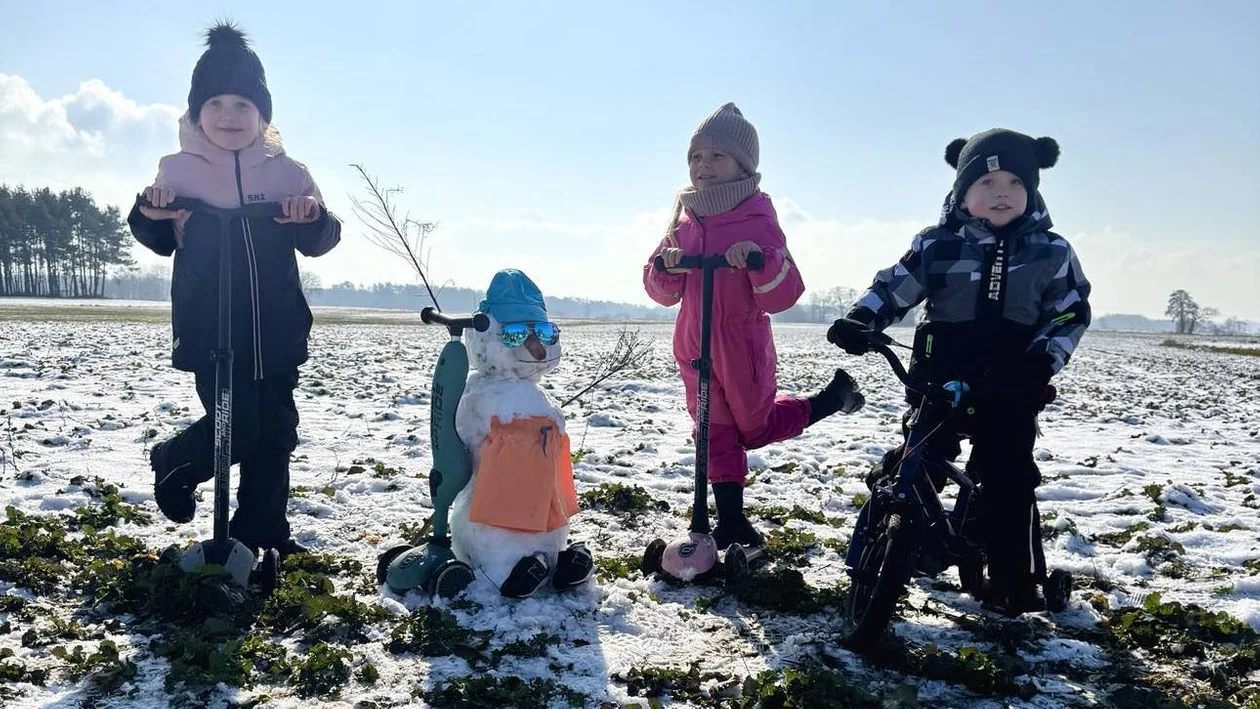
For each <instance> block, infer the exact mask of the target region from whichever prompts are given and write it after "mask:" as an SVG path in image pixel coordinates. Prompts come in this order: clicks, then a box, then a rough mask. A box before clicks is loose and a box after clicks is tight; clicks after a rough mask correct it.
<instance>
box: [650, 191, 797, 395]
mask: <svg viewBox="0 0 1260 709" xmlns="http://www.w3.org/2000/svg"><path fill="white" fill-rule="evenodd" d="M674 238H675V239H676V240H677V242H678V247H679V248H681V249H682V250H683V252H684V253H686V254H688V255H696V254H702V255H705V256H710V255H716V254H724V253H726V250H727V249H729V248H730V247H731V245H733V244H735V243H736V242H740V241H752V242H754V243H756V244H757V245H758V246H760V247H761V251H762V253H763V254H764V255H765V265H764V266H763V267H762V269H761V270H760V271H749V270H745V269H735V268H722V269H718V270H717V271H715V272H714V274H713V313H712V320H711V322H712V324H713V328H712V330H713V334H712V338H713V339H712V343H711V347H712V355H713V376H714V378H715V379H717V380H718V381H719V382H720V383H721V384H722V386H723V387H724V388H725V389H726V390H727V392H731V391H732V390H742V391H744V392H747V393H748V394H751V395H752V396H748V397H747V399H748V400H749V401H750V402H751V401H757V402H767V403H768V402H770V401H773V398H774V391H775V372H774V369H775V359H776V357H775V349H774V338H773V336H772V335H771V332H770V318H769V316H768V315H767V313H778V312H782V311H784V310H787V309H788V308H790V307H792V306H793V305H795V304H796V301H797V299H799V298H800V297H801V294H802V293H803V292H804V291H805V284H804V283H803V282H802V281H801V274H800V271H798V270H797V268H796V264H795V263H794V262H793V261H792V255H791V254H790V253H788V249H787V244H786V240H785V238H784V236H783V230H782V229H780V228H779V220H778V216H777V215H776V214H775V211H774V205H773V204H771V202H770V197H769V196H767V195H766V194H765V193H762V192H758V193H756V194H754V195H752V196H751V197H749V198H748V199H746V200H744V201H743V202H741V203H740V204H739V205H738V206H736V207H735V208H734V209H732V210H730V211H727V212H722V213H721V214H715V215H712V216H709V217H696V216H695V215H693V214H691V213H690V212H687V213H685V215H684V218H683V219H682V220H681V221H680V222H679V224H678V229H677V230H676V231H675V232H674ZM666 245H667V244H666V243H665V240H662V241H661V243H660V244H659V245H658V246H657V248H656V249H655V250H654V251H653V252H652V256H651V257H649V259H648V263H647V265H646V266H644V267H643V285H644V287H645V288H646V289H647V293H648V295H649V296H651V298H652V300H655V301H656V302H658V303H660V304H661V305H666V306H669V305H673V304H675V303H677V302H679V301H682V307H681V309H680V310H679V312H678V319H677V321H676V322H675V325H674V357H675V359H677V360H678V363H679V365H680V367H681V368H682V369H683V373H684V374H683V376H684V377H685V376H687V373H688V372H690V371H692V368H691V366H690V364H689V363H690V361H691V360H692V359H694V358H696V357H699V356H700V310H701V297H700V296H701V279H702V273H701V271H699V270H691V271H688V272H686V273H679V274H671V273H664V272H658V271H656V270H654V269H653V268H652V258H654V257H655V256H656V254H657V253H658V252H659V251H660V249H661V248H662V247H664V246H666ZM739 398H741V399H743V398H745V397H743V396H741V397H739ZM732 403H735V402H732Z"/></svg>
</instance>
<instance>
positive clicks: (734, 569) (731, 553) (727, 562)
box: [722, 544, 748, 583]
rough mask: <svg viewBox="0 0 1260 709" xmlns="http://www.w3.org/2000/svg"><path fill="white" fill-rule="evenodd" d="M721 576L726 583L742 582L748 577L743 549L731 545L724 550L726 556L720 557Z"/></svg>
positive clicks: (746, 560) (746, 558)
mask: <svg viewBox="0 0 1260 709" xmlns="http://www.w3.org/2000/svg"><path fill="white" fill-rule="evenodd" d="M722 575H723V576H724V577H725V578H726V582H727V583H735V582H737V581H742V580H743V579H744V577H746V576H748V554H746V553H745V552H744V547H742V546H740V545H738V544H732V545H730V546H729V547H727V548H726V555H725V556H723V557H722Z"/></svg>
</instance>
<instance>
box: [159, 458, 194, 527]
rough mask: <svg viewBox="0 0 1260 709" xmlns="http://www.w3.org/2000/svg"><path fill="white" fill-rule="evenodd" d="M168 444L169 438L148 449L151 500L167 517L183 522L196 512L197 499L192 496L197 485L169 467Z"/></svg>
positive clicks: (189, 519)
mask: <svg viewBox="0 0 1260 709" xmlns="http://www.w3.org/2000/svg"><path fill="white" fill-rule="evenodd" d="M169 445H170V441H169V440H168V441H163V442H161V443H159V444H157V445H155V446H153V448H152V449H151V450H150V451H149V467H150V468H152V469H153V500H154V501H155V502H157V506H158V509H159V510H161V511H162V514H163V515H165V516H166V518H167V519H169V520H170V521H172V522H175V523H178V524H184V523H187V522H191V521H192V518H193V515H194V514H195V513H196V512H197V499H196V498H195V497H194V493H195V492H196V489H197V486H196V485H195V484H192V483H190V482H189V481H188V480H187V479H185V478H184V476H181V475H180V474H179V470H178V469H175V470H172V469H171V464H170V460H169V458H170V456H169V455H167V451H168V446H169ZM181 467H183V466H181Z"/></svg>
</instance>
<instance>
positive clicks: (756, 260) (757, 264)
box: [652, 251, 766, 271]
mask: <svg viewBox="0 0 1260 709" xmlns="http://www.w3.org/2000/svg"><path fill="white" fill-rule="evenodd" d="M765 265H766V256H765V254H763V253H761V252H760V251H754V252H752V253H750V254H748V259H747V268H748V270H750V271H760V270H761V268H762V267H763V266H765ZM652 268H654V269H656V270H657V271H665V270H668V269H666V268H665V257H664V256H657V257H656V258H655V259H653V260H652ZM675 268H734V267H733V266H731V264H730V263H728V262H727V261H726V256H724V255H722V254H718V255H716V256H694V255H689V256H683V257H682V259H680V260H679V261H678V265H677V266H675Z"/></svg>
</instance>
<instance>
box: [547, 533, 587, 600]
mask: <svg viewBox="0 0 1260 709" xmlns="http://www.w3.org/2000/svg"><path fill="white" fill-rule="evenodd" d="M594 572H595V559H594V558H592V557H591V551H590V550H589V549H587V548H586V545H585V544H581V543H578V544H570V545H569V548H568V549H564V550H561V552H560V555H559V557H558V558H557V559H556V572H555V573H554V574H552V576H551V585H552V586H553V587H554V588H555V589H556V590H557V591H563V590H565V589H569V588H573V587H574V586H580V585H582V584H584V583H586V580H587V579H589V578H590V577H591V576H592V575H593V574H594Z"/></svg>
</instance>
